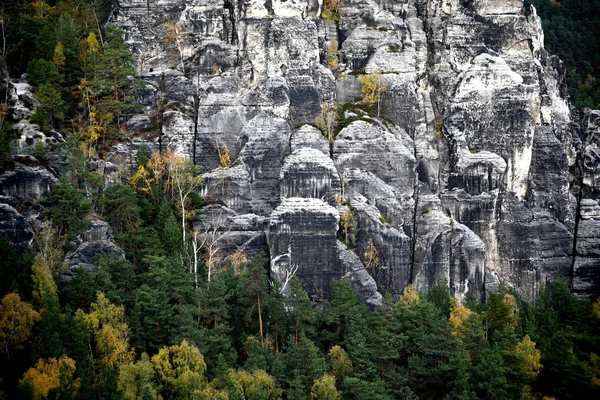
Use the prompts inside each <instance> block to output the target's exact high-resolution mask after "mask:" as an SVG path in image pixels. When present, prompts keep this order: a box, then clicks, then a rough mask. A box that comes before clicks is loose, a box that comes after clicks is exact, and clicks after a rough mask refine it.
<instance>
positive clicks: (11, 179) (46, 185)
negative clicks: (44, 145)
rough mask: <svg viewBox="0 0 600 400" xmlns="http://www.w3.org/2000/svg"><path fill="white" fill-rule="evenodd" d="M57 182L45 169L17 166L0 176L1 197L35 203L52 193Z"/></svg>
mask: <svg viewBox="0 0 600 400" xmlns="http://www.w3.org/2000/svg"><path fill="white" fill-rule="evenodd" d="M57 181H58V179H56V177H55V176H54V175H53V174H52V173H51V172H50V171H48V170H47V169H46V168H44V167H41V166H26V165H22V164H17V165H16V166H15V168H14V169H12V170H9V171H6V172H4V173H2V174H0V195H3V196H12V197H15V198H17V199H19V200H21V201H23V202H25V201H28V202H33V201H36V200H39V199H41V198H42V197H44V196H46V195H47V194H48V193H50V190H52V186H54V184H55V183H56V182H57Z"/></svg>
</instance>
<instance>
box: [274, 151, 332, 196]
mask: <svg viewBox="0 0 600 400" xmlns="http://www.w3.org/2000/svg"><path fill="white" fill-rule="evenodd" d="M279 182H280V193H281V194H280V195H281V198H282V199H283V198H286V197H307V198H310V197H313V198H317V199H323V200H325V201H329V202H333V201H334V199H335V197H336V196H339V195H340V193H341V184H340V177H339V176H338V172H337V169H336V168H335V165H333V160H332V159H331V158H329V156H326V155H325V154H323V153H322V152H321V151H319V150H315V149H310V148H302V149H299V150H296V151H295V152H293V153H292V154H291V155H289V156H288V157H287V158H286V159H285V162H284V164H283V166H282V168H281V172H280V174H279Z"/></svg>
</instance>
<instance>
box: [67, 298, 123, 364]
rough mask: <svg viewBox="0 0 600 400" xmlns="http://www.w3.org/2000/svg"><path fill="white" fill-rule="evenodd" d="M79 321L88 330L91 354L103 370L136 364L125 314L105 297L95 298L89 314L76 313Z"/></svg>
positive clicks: (80, 311) (79, 311) (121, 308)
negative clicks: (133, 362)
mask: <svg viewBox="0 0 600 400" xmlns="http://www.w3.org/2000/svg"><path fill="white" fill-rule="evenodd" d="M76 316H77V318H78V319H79V320H80V321H82V322H84V323H85V325H86V326H87V330H88V336H89V338H90V343H92V344H93V346H91V347H92V348H93V349H94V351H93V353H94V354H92V355H93V356H94V357H95V358H96V359H97V360H98V361H99V363H100V365H101V367H103V368H107V367H108V368H114V369H118V368H119V367H120V366H121V365H123V364H128V363H131V362H132V361H133V360H134V352H133V350H132V349H131V347H130V346H129V327H128V326H127V322H125V310H124V308H123V307H122V306H116V305H114V304H112V303H111V302H110V300H109V299H107V298H106V296H105V295H104V293H101V292H98V293H97V294H96V302H95V303H92V305H91V307H90V312H89V313H87V314H86V313H84V312H83V311H82V310H77V314H76Z"/></svg>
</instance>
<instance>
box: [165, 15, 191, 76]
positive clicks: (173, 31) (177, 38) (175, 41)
mask: <svg viewBox="0 0 600 400" xmlns="http://www.w3.org/2000/svg"><path fill="white" fill-rule="evenodd" d="M166 31H167V33H166V35H165V44H166V45H167V46H170V47H173V46H174V47H176V49H177V51H178V53H179V62H180V64H181V72H183V73H184V74H185V65H184V64H183V36H184V35H185V33H186V30H185V27H184V26H183V25H181V24H178V23H176V22H173V21H171V22H167V26H166Z"/></svg>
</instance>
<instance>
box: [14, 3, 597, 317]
mask: <svg viewBox="0 0 600 400" xmlns="http://www.w3.org/2000/svg"><path fill="white" fill-rule="evenodd" d="M321 6H322V1H321V0H287V1H267V2H262V1H256V0H248V1H244V2H241V1H240V2H232V1H224V2H206V1H203V0H190V1H186V2H183V1H179V0H148V1H145V2H139V1H136V0H120V1H119V2H118V3H117V6H116V7H115V9H114V12H113V15H112V16H111V22H113V23H115V24H117V25H118V26H120V27H122V28H123V29H125V31H126V32H127V35H128V37H127V40H128V43H130V45H131V48H132V50H133V52H134V55H135V57H136V60H137V61H136V62H137V69H138V71H139V72H140V74H141V76H142V78H143V79H144V81H145V82H146V88H147V92H148V93H147V95H145V97H147V99H146V98H145V100H144V104H143V105H144V107H145V110H144V114H143V115H139V116H136V117H134V118H132V119H131V120H130V121H129V123H128V127H129V129H130V131H137V132H140V131H143V130H146V129H153V128H152V127H150V126H149V121H153V119H152V117H153V116H154V117H155V116H156V115H154V114H155V113H156V110H154V109H153V104H155V100H156V98H157V96H159V95H160V96H164V98H165V100H166V101H167V104H168V111H167V112H165V113H163V114H162V120H161V121H160V122H161V124H160V125H161V126H162V131H161V132H157V134H156V136H154V139H146V140H141V139H139V138H132V139H130V141H129V143H122V144H119V145H117V146H115V148H113V149H112V151H111V152H110V153H109V157H108V158H109V159H108V160H107V161H108V163H105V164H102V165H100V164H98V165H99V169H102V170H103V171H105V172H106V173H107V174H109V180H112V181H118V180H120V179H122V178H124V177H127V176H128V174H130V173H131V172H132V170H133V169H134V167H135V154H136V152H137V151H138V150H139V148H140V147H141V145H142V144H144V145H146V146H147V148H149V149H150V150H151V151H156V150H157V149H158V147H159V146H160V145H162V146H164V147H170V148H173V149H175V150H176V151H178V152H180V153H182V154H184V155H185V157H186V158H188V159H190V160H194V161H195V163H196V164H197V166H198V167H199V169H200V170H201V173H202V175H203V177H204V179H205V186H204V187H203V188H202V189H201V192H200V193H201V194H202V195H203V196H205V198H206V200H207V201H208V202H209V203H210V204H211V205H210V206H209V207H205V209H204V210H203V211H202V213H201V214H200V219H199V221H198V222H196V225H195V227H194V228H195V230H196V232H206V231H209V230H210V229H211V227H214V226H215V224H217V225H218V231H219V232H221V233H222V234H223V237H226V238H228V239H227V240H225V239H224V243H225V242H226V244H224V245H223V247H224V249H225V250H224V252H225V253H231V252H233V251H235V250H236V249H237V248H243V249H245V250H247V251H248V252H249V254H250V253H251V254H256V253H257V252H258V251H260V249H261V247H262V249H266V248H267V247H268V249H269V250H270V256H271V268H272V274H273V276H274V277H277V278H278V279H279V280H280V281H281V282H283V283H285V280H286V279H287V278H288V273H289V272H290V271H295V273H296V274H298V275H299V276H300V277H302V278H303V279H304V284H305V287H306V289H307V290H308V292H309V294H310V295H311V297H312V298H313V299H315V300H319V301H320V300H324V299H326V298H327V294H328V289H329V286H330V283H331V280H332V279H339V278H342V277H346V279H348V280H349V281H350V282H352V284H353V287H354V288H355V289H356V291H357V293H359V294H360V297H361V298H362V299H363V300H364V301H365V302H366V303H367V304H369V305H370V306H373V305H374V304H377V302H378V301H379V300H378V297H377V293H384V292H390V293H392V294H393V295H394V296H395V297H397V296H398V295H399V294H400V293H402V291H403V290H404V289H405V287H406V286H407V285H409V284H413V285H415V286H416V287H417V288H419V289H420V290H422V291H424V292H426V291H427V290H428V289H429V287H431V285H432V284H433V283H435V282H436V281H438V280H440V279H442V280H445V281H446V282H447V283H448V285H449V287H450V289H451V292H452V293H453V294H454V295H455V296H456V297H458V298H460V297H463V296H465V295H466V294H467V293H474V294H476V295H477V296H479V297H485V296H487V295H488V294H489V293H490V292H493V291H494V290H497V288H498V285H499V284H500V283H504V284H507V285H509V286H512V287H514V288H515V289H516V290H518V291H519V292H521V293H522V294H523V295H526V296H534V295H535V292H536V290H537V288H539V286H540V285H541V284H543V283H544V282H546V281H547V280H551V279H554V278H555V277H557V276H564V277H567V279H569V280H570V283H571V284H572V287H573V290H574V291H575V292H576V293H578V294H580V295H598V294H600V283H598V282H600V255H599V253H598V252H599V250H598V243H599V242H600V233H599V229H598V227H599V226H598V225H597V222H598V221H600V217H598V215H599V212H598V203H599V201H600V198H599V196H600V186H598V185H599V184H600V183H598V182H600V112H599V111H585V112H583V113H582V114H581V115H579V114H577V113H572V112H571V110H570V109H569V103H568V100H567V99H566V98H565V97H564V94H563V87H562V86H563V83H564V77H565V69H564V67H563V65H562V63H561V62H560V60H558V59H557V58H556V57H552V56H550V55H549V54H548V52H547V51H546V50H545V49H544V47H543V31H542V28H541V21H540V20H539V18H538V17H537V14H536V12H535V9H531V10H530V11H531V12H530V13H529V15H526V13H525V8H524V4H523V1H522V0H504V1H495V0H473V1H462V0H427V1H414V0H402V1H387V0H386V1H372V0H345V1H344V2H342V3H341V4H340V20H339V23H338V24H335V23H332V22H331V21H324V20H323V19H322V18H321V17H320V15H319V14H320V9H321ZM168 22H176V23H179V24H180V25H181V26H183V27H184V34H183V35H182V43H183V45H182V48H181V54H179V52H178V51H173V50H176V49H172V48H168V46H166V45H165V42H164V36H165V33H166V30H165V27H166V24H167V23H168ZM334 40H336V41H337V44H338V45H337V49H336V48H335V45H334V46H333V47H332V48H333V50H337V52H336V51H334V53H336V54H331V51H330V50H329V49H330V46H331V44H332V43H334V42H333V41H334ZM334 44H335V43H334ZM328 51H329V53H328ZM180 56H181V57H182V58H183V63H180V61H179V57H180ZM332 57H333V59H334V60H335V61H336V62H337V64H338V68H337V69H336V70H334V71H332V70H330V69H329V66H330V63H328V61H331V60H332ZM375 72H379V73H381V80H380V82H382V83H383V84H384V85H385V86H386V87H387V90H386V91H385V92H383V93H381V96H380V100H381V102H380V104H376V105H375V106H374V107H373V109H372V110H370V111H368V112H367V111H357V108H358V106H360V107H362V108H364V105H362V104H356V105H355V107H354V108H352V111H351V112H346V115H345V118H347V120H346V121H344V123H343V124H342V125H341V126H340V129H339V132H337V136H336V138H335V141H334V142H333V144H330V143H329V142H328V140H327V139H325V138H324V137H323V136H322V134H321V133H320V131H319V130H318V129H317V128H315V127H313V126H311V125H308V124H312V123H314V121H315V117H316V116H317V115H318V114H319V112H320V111H321V104H323V103H327V104H330V105H333V104H335V103H352V102H356V101H357V100H359V101H360V99H361V98H362V93H361V81H360V75H361V74H363V73H366V74H371V73H375ZM13 92H14V93H15V95H16V97H15V98H14V101H13V103H14V104H15V106H14V109H15V112H16V113H17V114H19V113H20V114H19V115H20V116H21V118H19V120H22V121H27V118H28V116H29V114H28V112H29V111H27V110H28V107H27V104H28V103H32V102H33V100H32V99H29V98H28V97H27V96H28V95H27V87H26V82H25V81H23V82H21V81H20V82H18V83H17V86H16V87H15V90H14V91H13ZM17 92H18V93H20V95H18V94H17ZM153 113H154V114H153ZM378 114H379V115H378ZM20 129H21V132H22V137H24V138H25V139H24V140H26V139H27V138H28V137H31V138H33V137H34V136H35V135H36V131H35V127H32V126H29V125H27V124H24V125H23V126H22V128H20ZM158 137H160V138H161V140H162V142H161V143H160V144H159V143H158V141H157V138H158ZM31 140H37V139H29V141H30V142H31ZM225 147H226V148H227V151H229V153H230V156H231V161H232V163H231V166H224V165H221V164H222V163H221V159H220V156H221V155H222V152H223V151H225ZM3 182H7V183H3V185H5V186H6V188H10V190H9V191H8V192H7V193H6V194H8V195H10V196H17V195H18V194H19V193H21V195H22V196H24V197H27V196H29V197H32V198H33V197H35V196H37V195H38V194H37V193H42V192H43V190H42V189H43V188H42V186H43V185H41V184H40V185H38V186H34V189H32V190H31V191H30V193H26V192H27V190H29V189H27V190H25V189H19V188H18V184H17V183H14V184H13V183H10V182H11V181H10V179H8V178H6V179H5V181H3ZM10 185H12V186H10ZM7 190H8V189H7ZM344 210H351V211H352V212H353V213H354V215H355V219H356V227H355V228H356V229H358V231H357V232H358V233H357V238H356V243H355V245H354V246H353V247H352V248H351V249H348V248H345V247H343V246H342V245H340V244H339V242H338V241H337V235H338V229H339V220H340V215H341V213H342V212H343V211H344ZM216 216H221V217H223V218H216ZM215 218H216V220H215ZM220 219H222V220H223V221H219V220H220ZM369 240H372V242H373V243H374V245H375V247H376V248H377V250H378V252H379V254H380V257H381V268H379V269H376V270H372V271H367V270H366V269H365V268H364V262H365V257H364V254H365V252H366V247H367V244H368V243H369ZM373 285H375V286H373Z"/></svg>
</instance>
